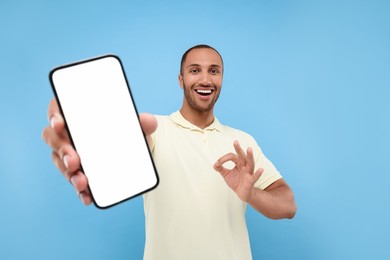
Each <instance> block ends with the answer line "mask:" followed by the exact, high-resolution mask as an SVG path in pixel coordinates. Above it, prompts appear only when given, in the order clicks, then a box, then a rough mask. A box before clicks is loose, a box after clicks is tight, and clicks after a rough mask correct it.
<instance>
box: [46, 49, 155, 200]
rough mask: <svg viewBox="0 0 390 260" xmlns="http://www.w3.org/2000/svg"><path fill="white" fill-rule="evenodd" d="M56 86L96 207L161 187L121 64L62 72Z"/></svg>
mask: <svg viewBox="0 0 390 260" xmlns="http://www.w3.org/2000/svg"><path fill="white" fill-rule="evenodd" d="M52 81H53V85H54V88H55V91H56V93H57V98H58V100H59V103H60V106H61V108H62V111H63V113H64V117H65V120H66V123H67V125H68V128H69V132H70V134H71V137H72V140H73V142H74V145H75V148H76V150H77V152H78V154H79V156H80V159H81V165H82V167H83V170H84V173H85V174H86V176H87V178H88V182H89V186H90V189H91V192H92V194H93V198H94V201H95V203H96V204H97V205H98V206H99V207H107V206H110V205H112V204H115V203H117V202H120V201H122V200H124V199H127V198H129V197H132V196H134V195H137V194H139V193H140V192H142V191H145V190H148V189H150V188H152V187H154V186H155V185H156V184H157V175H156V173H155V170H154V167H153V163H152V159H151V157H150V154H149V151H148V148H147V145H146V142H145V139H144V136H143V133H142V129H141V127H140V125H139V122H138V116H137V113H136V111H135V109H134V105H133V102H132V99H131V96H130V92H129V90H128V86H127V83H126V79H125V77H124V74H123V70H122V67H121V64H120V62H119V60H118V59H117V58H115V57H114V56H106V57H103V58H100V59H96V60H93V61H89V62H85V63H80V64H77V65H73V66H69V67H63V68H60V69H57V70H55V71H54V72H53V74H52Z"/></svg>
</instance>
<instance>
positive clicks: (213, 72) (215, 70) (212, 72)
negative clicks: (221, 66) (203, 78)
mask: <svg viewBox="0 0 390 260" xmlns="http://www.w3.org/2000/svg"><path fill="white" fill-rule="evenodd" d="M210 73H211V74H213V75H217V74H219V70H218V69H211V70H210Z"/></svg>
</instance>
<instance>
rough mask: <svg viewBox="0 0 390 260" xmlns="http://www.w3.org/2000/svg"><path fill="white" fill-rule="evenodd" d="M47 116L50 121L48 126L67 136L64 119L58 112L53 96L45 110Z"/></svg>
mask: <svg viewBox="0 0 390 260" xmlns="http://www.w3.org/2000/svg"><path fill="white" fill-rule="evenodd" d="M47 117H48V120H49V122H50V126H51V127H52V128H53V129H54V130H55V131H56V132H57V133H60V134H62V135H64V136H67V133H66V130H65V121H64V118H63V117H62V115H61V113H60V109H59V107H58V104H57V101H56V99H55V98H53V99H52V100H51V101H50V103H49V108H48V111H47Z"/></svg>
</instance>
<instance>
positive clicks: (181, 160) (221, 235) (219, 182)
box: [144, 112, 281, 260]
mask: <svg viewBox="0 0 390 260" xmlns="http://www.w3.org/2000/svg"><path fill="white" fill-rule="evenodd" d="M156 117H157V120H158V128H157V130H156V132H155V133H154V134H153V136H152V138H153V144H154V145H153V147H152V153H153V158H154V162H155V164H156V167H157V171H158V174H159V178H160V183H159V185H158V187H157V188H156V189H154V190H153V191H151V192H148V193H147V194H145V195H144V208H145V222H146V242H145V252H144V259H145V260H151V259H152V260H156V259H158V260H165V259H166V260H192V259H194V260H195V259H196V260H208V259H210V260H216V259H223V260H229V259H237V260H245V259H252V256H251V250H250V244H249V237H248V231H247V227H246V222H245V210H246V203H244V202H242V201H241V200H240V199H239V198H238V196H237V195H236V194H235V193H234V192H233V191H232V190H231V189H230V188H229V187H228V186H227V184H226V183H225V181H224V180H223V178H222V176H221V175H220V174H219V173H218V172H216V171H215V170H214V169H213V164H214V163H215V162H216V161H217V159H218V158H220V157H221V156H223V155H225V154H227V153H229V152H235V151H234V147H233V142H234V140H238V141H239V142H240V145H241V147H242V148H243V149H244V150H246V148H247V147H251V148H252V149H253V153H254V158H255V162H256V167H255V169H258V168H264V172H263V174H262V176H261V177H260V179H259V180H258V181H257V182H256V184H255V186H256V187H259V188H261V189H264V188H266V187H267V186H268V185H270V184H272V183H273V182H275V181H276V180H278V179H280V178H281V175H280V174H279V172H278V171H277V170H276V168H275V167H274V166H273V164H272V163H271V162H270V161H269V160H268V159H267V158H266V157H265V156H264V154H263V153H262V151H261V149H260V147H259V146H258V145H257V143H256V141H255V140H254V139H253V138H252V137H251V136H250V135H248V134H246V133H244V132H242V131H240V130H237V129H233V128H231V127H227V126H224V125H222V124H220V123H219V121H218V120H217V119H215V120H214V122H213V123H212V124H211V125H210V126H209V127H207V128H205V129H200V128H199V127H197V126H195V125H193V124H191V123H190V122H188V121H187V120H186V119H184V117H183V116H182V115H181V114H180V112H175V113H173V114H171V115H170V116H156ZM227 167H228V166H227Z"/></svg>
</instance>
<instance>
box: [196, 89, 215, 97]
mask: <svg viewBox="0 0 390 260" xmlns="http://www.w3.org/2000/svg"><path fill="white" fill-rule="evenodd" d="M195 92H196V93H198V94H199V95H201V96H208V95H210V94H211V93H213V92H214V89H195Z"/></svg>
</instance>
